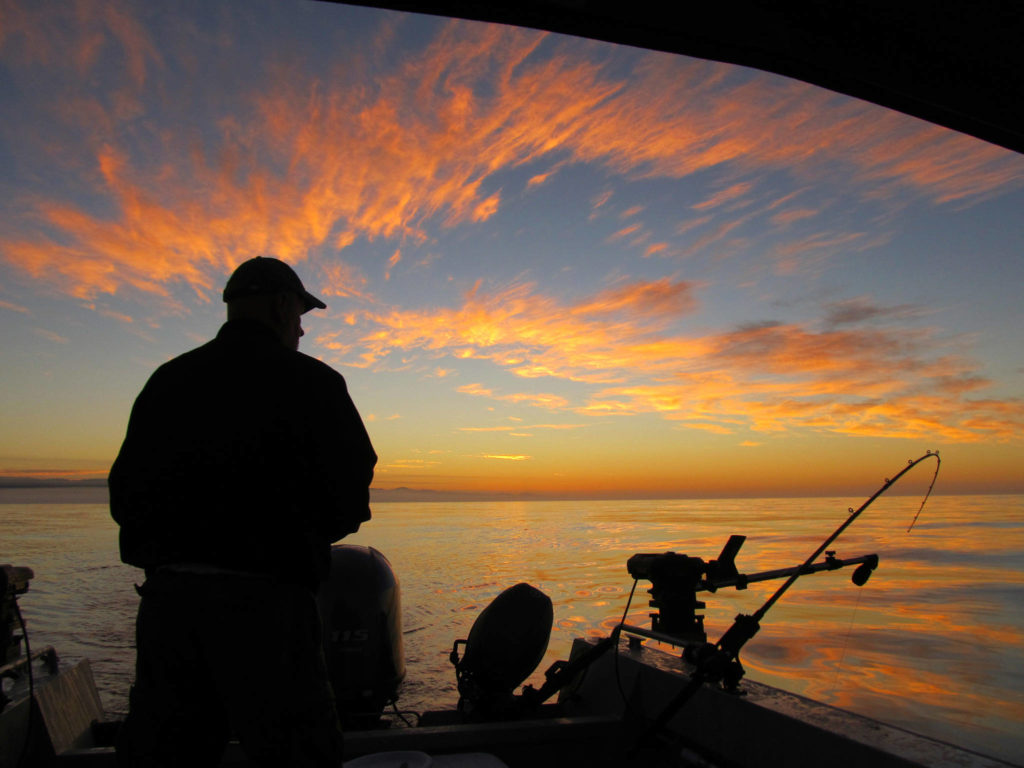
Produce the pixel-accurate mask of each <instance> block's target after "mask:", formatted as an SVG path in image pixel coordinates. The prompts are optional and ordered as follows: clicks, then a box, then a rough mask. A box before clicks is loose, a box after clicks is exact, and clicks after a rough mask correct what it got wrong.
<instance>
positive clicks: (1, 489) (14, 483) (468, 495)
mask: <svg viewBox="0 0 1024 768" xmlns="http://www.w3.org/2000/svg"><path fill="white" fill-rule="evenodd" d="M864 494H865V489H863V488H861V489H858V490H856V491H850V490H846V491H844V490H843V489H836V490H834V491H832V492H829V493H821V492H818V493H788V494H779V493H774V494H772V493H755V492H749V491H748V492H741V493H732V494H729V493H713V492H707V493H694V492H692V491H691V492H689V493H686V492H682V491H679V492H675V493H673V492H671V491H659V492H646V493H645V492H640V491H635V490H634V491H621V492H619V493H614V492H612V493H610V492H603V493H586V492H582V491H566V492H562V493H555V492H544V491H532V492H531V491H521V492H511V491H504V492H503V491H458V490H434V489H430V488H409V487H406V486H400V487H398V488H373V487H371V488H370V502H371V503H389V502H460V501H480V502H487V501H490V502H495V501H615V500H621V501H626V500H631V501H636V500H641V501H642V500H645V499H650V500H657V499H662V500H665V499H768V498H832V497H843V498H846V497H854V498H855V497H859V496H861V495H864ZM1004 494H1007V492H1006V491H998V492H995V495H1004ZM889 495H892V496H915V495H918V493H917V492H916V491H911V490H908V491H903V492H901V490H900V489H899V487H898V486H894V487H893V488H892V490H890V491H889ZM935 495H941V496H962V495H968V496H973V495H978V496H984V495H988V494H984V493H977V492H974V491H972V492H967V493H962V492H942V491H941V490H940V489H936V491H935ZM1008 495H1016V494H1014V493H1012V492H1009V493H1008ZM76 501H77V502H82V501H87V502H90V503H105V502H106V501H107V479H106V477H91V478H70V479H69V478H60V477H36V476H31V475H8V476H0V503H33V502H35V503H64V502H76Z"/></svg>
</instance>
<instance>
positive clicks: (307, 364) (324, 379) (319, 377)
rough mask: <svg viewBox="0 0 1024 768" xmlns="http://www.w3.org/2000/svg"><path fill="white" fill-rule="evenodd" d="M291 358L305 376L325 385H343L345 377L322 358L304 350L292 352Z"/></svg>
mask: <svg viewBox="0 0 1024 768" xmlns="http://www.w3.org/2000/svg"><path fill="white" fill-rule="evenodd" d="M292 360H293V361H294V364H295V365H296V367H298V368H300V369H301V370H302V371H303V373H304V374H305V375H306V376H309V377H311V378H313V379H314V380H316V381H318V382H321V383H323V384H325V385H334V386H342V387H344V386H345V377H344V376H342V375H341V374H340V373H338V371H336V370H334V368H332V367H331V366H329V365H328V364H327V363H325V362H324V361H323V360H318V359H317V358H315V357H313V356H312V355H307V354H306V353H305V352H294V353H293V354H292Z"/></svg>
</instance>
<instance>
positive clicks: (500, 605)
mask: <svg viewBox="0 0 1024 768" xmlns="http://www.w3.org/2000/svg"><path fill="white" fill-rule="evenodd" d="M553 622H554V610H553V608H552V605H551V598H549V597H548V596H547V595H545V594H544V593H543V592H541V591H540V590H539V589H537V588H536V587H533V586H531V585H529V584H525V583H521V584H516V585H515V586H513V587H509V588H508V589H506V590H505V591H504V592H502V593H501V594H500V595H498V596H497V597H496V598H494V600H493V601H492V602H491V603H490V605H488V606H487V607H486V608H484V610H483V611H481V613H480V615H479V616H478V617H477V618H476V621H475V622H474V623H473V626H472V628H471V629H470V631H469V637H468V639H466V640H456V641H455V646H454V647H453V648H452V654H451V660H452V663H453V664H455V676H456V679H457V681H458V688H459V709H460V710H461V711H462V712H463V713H465V714H467V715H471V716H473V717H476V718H482V719H486V718H489V717H507V716H510V715H513V714H514V713H515V710H517V709H518V708H519V707H518V703H517V701H516V699H515V696H514V694H513V691H514V690H515V688H516V687H517V686H519V685H520V684H521V683H522V682H523V681H524V680H526V678H527V677H529V675H530V673H531V672H533V670H535V669H536V668H537V666H538V665H539V664H540V662H541V661H542V660H543V658H544V654H545V652H546V651H547V648H548V641H549V640H550V638H551V625H552V624H553ZM460 644H465V646H466V648H465V652H464V654H463V656H462V658H461V659H460V658H459V656H458V647H459V645H460Z"/></svg>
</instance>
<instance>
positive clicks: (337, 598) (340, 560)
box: [317, 544, 405, 730]
mask: <svg viewBox="0 0 1024 768" xmlns="http://www.w3.org/2000/svg"><path fill="white" fill-rule="evenodd" d="M317 602H318V603H319V605H320V615H321V617H322V618H323V629H324V635H323V643H324V655H325V656H326V657H327V671H328V674H329V676H330V680H331V685H332V686H333V688H334V695H335V698H336V699H337V704H338V714H339V716H340V717H341V721H342V726H343V727H346V728H354V729H357V730H358V729H369V728H374V727H377V726H378V725H379V724H380V716H381V713H382V712H383V711H384V707H385V706H386V705H387V704H389V703H390V702H393V701H394V700H395V699H397V698H398V686H399V684H400V683H401V682H402V679H403V678H404V677H405V654H404V651H403V648H402V600H401V595H400V592H399V584H398V578H397V577H396V576H395V574H394V572H393V571H392V570H391V564H390V563H389V562H388V560H387V558H386V557H384V555H382V554H381V553H380V552H378V551H377V550H376V549H374V548H373V547H363V546H357V545H353V544H337V545H335V546H333V547H332V548H331V575H330V576H329V577H328V578H327V581H325V582H324V583H323V584H322V585H321V587H320V595H319V597H318V598H317Z"/></svg>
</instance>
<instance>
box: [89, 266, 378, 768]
mask: <svg viewBox="0 0 1024 768" xmlns="http://www.w3.org/2000/svg"><path fill="white" fill-rule="evenodd" d="M224 301H225V302H227V309H228V321H227V322H226V323H225V324H224V325H223V326H222V327H221V329H220V331H219V332H218V334H217V337H216V338H215V339H214V340H213V341H210V342H209V343H207V344H204V345H203V346H201V347H199V348H198V349H194V350H192V351H191V352H187V353H186V354H184V355H181V356H180V357H177V358H175V359H174V360H171V361H170V362H168V363H165V364H164V365H162V366H160V368H158V369H157V371H156V372H155V373H154V374H153V375H152V377H151V378H150V379H149V381H148V382H147V384H146V386H145V388H144V389H143V390H142V392H141V393H140V394H139V396H138V399H137V400H136V401H135V406H134V407H133V409H132V414H131V419H130V421H129V423H128V431H127V435H126V437H125V440H124V444H123V445H122V446H121V452H120V454H119V455H118V457H117V460H116V461H115V462H114V466H113V467H112V469H111V471H110V481H109V482H110V511H111V515H112V516H113V518H114V520H116V521H117V523H118V524H119V525H120V526H121V532H120V544H121V559H122V560H123V561H124V562H126V563H129V564H131V565H134V566H137V567H139V568H144V569H145V571H146V581H145V584H144V585H143V586H142V587H141V588H140V589H139V593H140V594H141V596H142V600H141V602H140V604H139V614H138V620H137V625H136V639H137V654H138V655H137V661H136V679H135V684H134V686H133V687H132V691H131V696H130V711H129V714H128V717H127V719H126V721H125V723H124V726H123V728H122V731H121V736H120V738H119V742H118V756H119V759H120V762H121V763H122V764H127V765H175V766H184V765H188V766H193V765H216V764H217V763H218V762H219V760H220V757H221V754H222V752H223V749H224V745H225V743H226V742H227V739H228V737H229V735H230V734H231V733H234V734H235V735H237V737H238V738H239V740H240V742H241V744H242V746H243V748H244V750H245V751H246V753H247V755H248V756H249V758H250V759H251V760H253V761H255V762H257V763H258V764H260V765H275V766H299V765H302V766H305V765H310V766H311V765H318V766H319V765H324V766H327V765H331V766H335V765H340V763H341V731H340V728H339V725H338V718H337V713H336V710H335V705H334V697H333V693H332V691H331V688H330V685H329V683H328V681H327V672H326V667H325V664H324V656H323V651H322V648H321V631H320V619H319V616H318V614H317V609H316V604H315V602H314V594H315V591H316V590H317V588H318V585H319V583H320V582H321V581H322V580H323V579H324V578H325V577H326V575H327V572H328V570H329V568H330V545H331V543H332V542H334V541H337V540H338V539H340V538H342V537H343V536H345V535H346V534H349V533H352V532H353V531H356V530H357V529H358V528H359V525H360V523H362V522H364V521H365V520H368V519H369V518H370V509H369V485H370V481H371V479H372V477H373V467H374V465H375V463H376V461H377V457H376V454H375V453H374V451H373V448H372V446H371V445H370V439H369V437H368V436H367V434H366V430H365V428H364V427H363V423H362V420H361V419H360V417H359V413H358V412H357V411H356V408H355V406H354V405H353V404H352V400H351V399H350V398H349V395H348V390H347V388H346V385H345V380H344V379H343V378H342V377H341V375H340V374H338V373H337V372H336V371H334V370H333V369H331V368H330V367H329V366H327V365H325V364H324V363H321V362H320V361H318V360H316V359H314V358H312V357H309V356H307V355H304V354H302V353H300V352H299V351H298V346H299V337H301V336H302V333H303V332H302V326H301V316H302V315H303V314H304V313H305V312H307V311H309V310H310V309H313V308H314V307H317V308H320V309H323V308H325V305H324V303H323V302H322V301H320V299H318V298H316V297H315V296H313V295H312V294H310V293H309V292H307V291H306V289H305V288H304V287H303V285H302V282H301V281H300V280H299V278H298V276H297V275H296V274H295V272H294V271H293V270H292V269H291V268H290V267H289V266H288V265H286V264H285V263H284V262H281V261H278V260H277V259H271V258H261V257H257V258H255V259H251V260H249V261H247V262H245V263H243V264H242V265H240V266H239V267H238V269H237V270H235V272H234V274H232V275H231V278H230V279H229V280H228V282H227V286H226V287H225V289H224Z"/></svg>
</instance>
